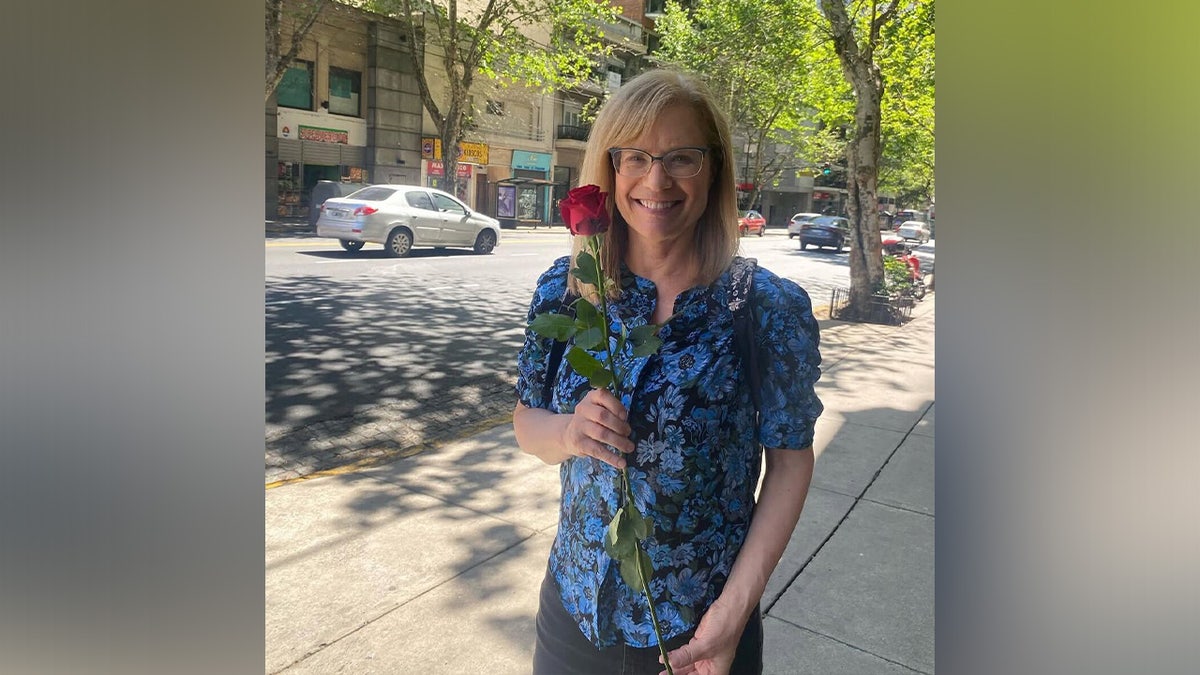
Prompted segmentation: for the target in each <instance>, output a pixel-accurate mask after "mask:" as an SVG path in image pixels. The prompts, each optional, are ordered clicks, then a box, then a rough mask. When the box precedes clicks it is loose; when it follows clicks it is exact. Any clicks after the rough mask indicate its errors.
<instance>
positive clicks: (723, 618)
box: [659, 602, 746, 675]
mask: <svg viewBox="0 0 1200 675" xmlns="http://www.w3.org/2000/svg"><path fill="white" fill-rule="evenodd" d="M745 627H746V618H745V617H739V616H734V615H733V614H732V613H731V612H729V611H727V610H725V609H724V607H723V606H722V605H721V603H720V602H715V603H713V604H712V606H710V607H709V608H708V611H707V612H705V613H704V617H703V618H702V619H700V625H699V626H697V627H696V633H695V635H693V636H692V639H691V641H689V642H688V643H687V644H686V645H683V646H682V647H680V648H679V649H676V650H674V651H672V652H671V653H669V654H667V656H668V657H669V658H670V659H671V670H672V672H674V673H675V675H729V669H730V667H732V666H733V657H734V654H736V653H737V646H738V642H739V641H740V640H741V639H742V631H743V630H744V629H745ZM660 658H661V657H660ZM666 672H667V671H666V668H663V670H662V671H661V672H660V673H659V675H666Z"/></svg>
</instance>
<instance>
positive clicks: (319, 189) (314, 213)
mask: <svg viewBox="0 0 1200 675" xmlns="http://www.w3.org/2000/svg"><path fill="white" fill-rule="evenodd" d="M365 187H367V184H366V183H341V182H337V181H332V180H319V181H317V184H316V185H314V186H313V189H312V192H311V193H310V194H309V197H308V224H309V226H310V227H312V226H315V225H316V224H317V218H318V217H320V215H321V205H322V204H324V203H325V200H326V199H329V198H330V197H345V196H346V195H349V194H351V193H354V192H357V191H358V190H361V189H363V188H365Z"/></svg>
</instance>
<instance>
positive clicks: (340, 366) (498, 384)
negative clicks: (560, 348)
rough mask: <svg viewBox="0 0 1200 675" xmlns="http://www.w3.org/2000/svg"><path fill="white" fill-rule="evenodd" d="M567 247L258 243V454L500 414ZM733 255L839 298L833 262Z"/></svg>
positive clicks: (563, 240) (796, 253)
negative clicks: (262, 365)
mask: <svg viewBox="0 0 1200 675" xmlns="http://www.w3.org/2000/svg"><path fill="white" fill-rule="evenodd" d="M569 245H570V244H569V236H568V235H567V233H566V230H565V229H556V230H553V231H551V230H547V229H541V230H538V231H530V230H517V231H513V230H505V231H504V234H503V236H502V239H501V245H500V246H499V247H498V248H497V249H496V251H495V253H493V254H492V255H487V256H477V255H474V254H472V253H471V252H470V251H466V250H454V249H443V250H433V249H415V250H414V251H413V252H412V254H411V256H410V257H408V258H402V259H395V258H388V257H386V256H385V255H384V253H383V249H382V247H380V246H376V245H371V244H368V245H367V247H366V248H365V249H364V250H363V251H360V252H358V253H354V254H351V253H347V252H345V251H343V250H342V249H341V247H340V246H339V245H338V244H337V242H335V241H332V240H322V239H304V238H276V239H268V240H267V241H266V250H265V259H266V432H267V439H268V450H269V452H268V455H270V445H271V443H272V439H275V440H277V441H280V443H282V440H281V439H290V443H291V445H295V444H296V443H297V442H298V441H301V440H304V439H311V438H313V437H314V436H316V435H319V434H315V433H312V432H306V429H310V428H312V426H313V425H317V427H318V428H320V426H321V423H323V422H326V421H328V420H339V419H342V420H345V419H351V418H353V419H356V420H357V422H356V424H355V427H354V428H356V429H358V428H363V427H366V428H368V429H371V428H374V427H373V426H372V425H374V424H383V423H384V422H385V421H387V420H394V419H396V418H398V417H403V418H409V419H421V420H427V421H426V422H423V423H422V425H418V426H416V427H407V428H406V429H407V431H408V432H410V433H411V434H412V436H413V438H412V439H409V440H413V441H415V442H420V438H419V437H420V436H421V435H422V434H423V433H425V432H426V431H428V425H429V424H436V423H440V424H442V425H446V426H453V425H460V426H462V425H469V424H470V423H472V422H476V423H477V422H479V421H480V420H481V418H487V417H494V416H495V414H496V413H497V411H498V409H499V408H498V406H507V408H508V409H511V405H512V397H511V387H512V385H513V383H514V381H515V374H514V369H515V364H514V362H515V355H516V352H517V350H518V349H519V348H520V346H521V343H522V341H523V339H524V338H523V329H524V325H525V320H526V313H527V311H528V308H529V300H530V297H531V295H532V293H533V289H534V285H535V283H536V282H537V278H538V276H539V275H540V274H541V273H542V272H543V271H544V270H545V269H546V268H547V267H549V266H550V264H551V263H552V262H553V261H554V259H555V258H557V257H559V256H561V255H565V254H566V253H567V252H568V247H569ZM742 254H743V255H746V256H750V257H754V258H757V259H758V261H759V264H760V265H762V266H765V267H767V268H768V269H770V270H771V271H773V272H775V273H776V274H779V275H780V276H784V277H787V278H790V279H792V280H794V281H796V282H797V283H799V284H800V285H801V286H802V287H804V288H805V289H807V290H808V291H809V293H810V295H811V297H812V298H813V304H814V305H818V306H819V305H824V304H827V303H828V302H829V297H830V291H831V289H832V288H833V287H835V286H843V287H844V286H848V285H849V268H848V263H847V258H846V254H845V253H840V254H839V253H834V252H833V251H832V250H824V251H817V250H814V249H809V250H808V251H804V252H801V251H800V250H799V245H798V244H797V242H796V240H789V239H788V238H787V234H786V232H785V231H783V230H782V229H772V230H768V232H767V234H766V236H763V237H747V238H744V239H743V240H742ZM395 433H396V432H395V431H394V430H393V431H389V432H387V433H382V432H381V433H380V434H379V435H380V436H381V437H382V436H386V435H388V434H392V435H394V434H395ZM367 440H369V439H367ZM363 442H367V441H366V440H364V441H363ZM404 443H405V441H404V440H403V439H402V440H400V441H396V445H398V446H403V445H404ZM332 444H336V443H332Z"/></svg>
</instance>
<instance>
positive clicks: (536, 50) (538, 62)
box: [343, 0, 615, 193]
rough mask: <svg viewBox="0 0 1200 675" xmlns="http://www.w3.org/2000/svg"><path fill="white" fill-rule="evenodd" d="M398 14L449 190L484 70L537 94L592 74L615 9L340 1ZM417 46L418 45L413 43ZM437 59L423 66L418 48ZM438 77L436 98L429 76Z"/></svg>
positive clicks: (444, 0)
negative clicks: (604, 30)
mask: <svg viewBox="0 0 1200 675" xmlns="http://www.w3.org/2000/svg"><path fill="white" fill-rule="evenodd" d="M343 1H344V2H346V3H347V4H354V5H357V6H360V7H362V8H364V9H367V10H369V11H372V12H375V13H378V14H383V15H386V16H390V17H392V18H394V19H396V20H398V21H399V22H400V23H401V24H402V25H403V29H404V30H405V31H406V32H407V34H408V37H409V44H411V45H413V49H411V50H410V54H411V57H412V63H413V70H414V72H415V73H416V79H417V87H418V90H419V91H420V95H421V101H422V103H423V105H424V107H425V110H426V112H428V113H429V116H430V118H431V119H432V120H433V125H434V128H435V129H436V130H437V133H438V136H439V137H440V138H441V142H442V148H443V150H442V165H443V168H444V172H445V173H444V175H445V181H446V183H447V188H448V191H449V192H451V193H454V192H455V190H456V189H457V183H458V157H457V154H458V153H457V150H458V147H459V143H460V142H461V141H462V139H463V134H464V131H465V121H466V120H467V119H468V117H469V116H470V114H471V112H472V110H471V100H470V93H471V89H472V87H473V86H474V85H475V84H476V78H477V77H478V76H483V77H485V78H488V79H489V80H491V81H493V82H495V83H497V84H499V85H501V86H510V85H513V84H518V85H522V86H532V87H534V88H535V89H538V90H541V91H543V92H549V91H552V90H554V89H558V88H566V87H570V86H572V85H574V84H575V83H577V82H578V81H580V80H582V79H585V78H587V77H588V75H590V74H591V70H592V66H593V63H594V60H595V59H597V58H602V57H603V55H604V53H605V50H604V48H603V47H601V46H600V43H599V41H598V37H599V34H600V24H599V22H600V21H603V20H610V19H611V18H612V17H613V16H614V15H615V12H614V11H613V9H612V7H610V6H609V5H607V4H601V3H598V2H596V1H595V0H462V1H461V2H460V1H459V0H343ZM419 46H420V47H419ZM426 51H428V52H429V53H430V54H433V55H435V57H436V58H438V59H439V60H440V68H437V69H436V71H435V72H430V69H429V67H428V63H429V62H428V60H427V59H426V58H425V54H424V53H425V52H426ZM434 77H437V78H440V79H441V81H442V82H443V83H444V85H445V86H444V88H443V89H442V91H441V94H440V96H439V95H437V94H435V91H434V88H432V87H430V81H431V80H432V79H433V78H434Z"/></svg>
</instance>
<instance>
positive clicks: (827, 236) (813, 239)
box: [800, 216, 850, 251]
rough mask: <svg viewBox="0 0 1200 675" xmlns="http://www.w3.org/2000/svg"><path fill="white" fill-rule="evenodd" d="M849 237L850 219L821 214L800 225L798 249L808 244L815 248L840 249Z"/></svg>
mask: <svg viewBox="0 0 1200 675" xmlns="http://www.w3.org/2000/svg"><path fill="white" fill-rule="evenodd" d="M849 238H850V221H849V220H847V219H845V218H842V217H841V216H821V217H820V218H813V219H812V220H811V221H809V222H807V223H804V224H803V225H801V226H800V250H801V251H803V250H804V249H806V248H808V246H809V244H811V245H813V246H816V247H817V248H824V247H826V246H829V247H832V248H836V249H837V250H839V251H841V250H842V249H843V248H844V247H845V245H846V240H847V239H849Z"/></svg>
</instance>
